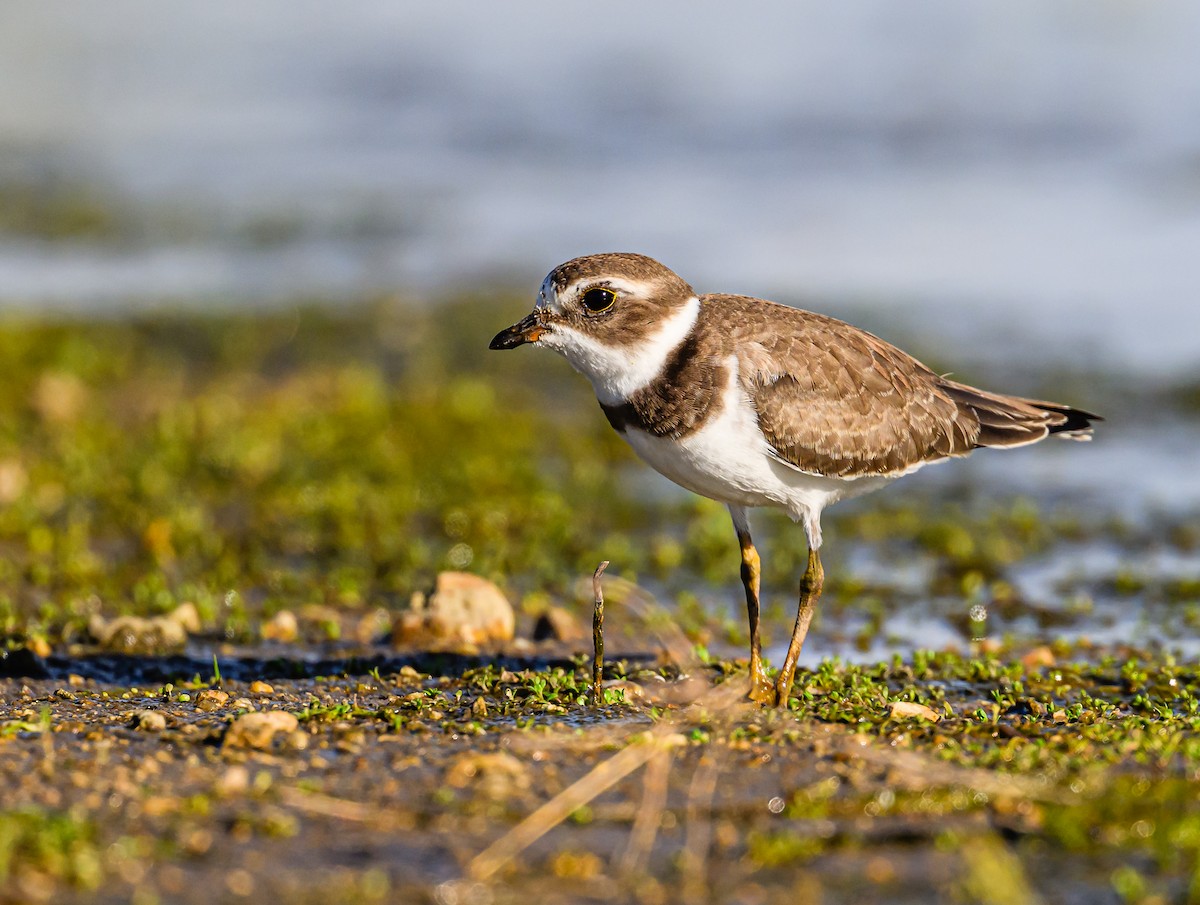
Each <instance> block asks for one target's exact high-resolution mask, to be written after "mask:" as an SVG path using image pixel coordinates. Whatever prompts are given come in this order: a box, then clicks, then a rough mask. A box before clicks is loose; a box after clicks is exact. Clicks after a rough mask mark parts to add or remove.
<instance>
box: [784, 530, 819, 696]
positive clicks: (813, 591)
mask: <svg viewBox="0 0 1200 905" xmlns="http://www.w3.org/2000/svg"><path fill="white" fill-rule="evenodd" d="M824 584H825V570H824V569H823V568H821V557H820V556H818V555H817V551H816V549H815V548H813V547H809V549H808V568H807V569H805V570H804V577H803V578H801V579H800V605H799V607H798V608H797V610H796V627H795V628H794V629H792V642H791V644H789V645H788V651H787V656H786V657H784V659H783V667H782V668H781V669H780V670H779V676H778V677H777V678H776V680H775V703H776V704H777V705H778V706H780V707H786V706H787V702H788V695H790V694H791V692H792V680H793V678H794V677H795V675H796V661H797V660H798V659H799V658H800V648H801V647H803V646H804V637H805V635H807V634H808V626H809V623H811V622H812V617H813V613H814V612H816V608H817V601H818V600H819V599H820V598H821V588H822V587H823V586H824Z"/></svg>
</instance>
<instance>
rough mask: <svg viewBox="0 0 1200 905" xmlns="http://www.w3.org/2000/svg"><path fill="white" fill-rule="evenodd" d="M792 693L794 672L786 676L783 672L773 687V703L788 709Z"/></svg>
mask: <svg viewBox="0 0 1200 905" xmlns="http://www.w3.org/2000/svg"><path fill="white" fill-rule="evenodd" d="M791 694H792V674H791V673H788V674H787V675H786V676H785V675H784V674H783V673H780V675H779V677H778V678H777V679H776V680H775V684H774V685H773V686H772V687H771V703H772V704H774V705H775V706H776V707H782V708H783V709H784V710H786V709H787V705H788V698H789V697H790V696H791Z"/></svg>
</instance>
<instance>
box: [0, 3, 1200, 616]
mask: <svg viewBox="0 0 1200 905" xmlns="http://www.w3.org/2000/svg"><path fill="white" fill-rule="evenodd" d="M1198 46H1200V7H1197V6H1196V5H1195V4H1192V3H1187V2H1182V0H1181V2H1164V3H1157V4H1153V5H1146V4H1126V3H1108V2H1102V3H1097V2H1086V3H1085V2H1065V3H1054V4H1046V3H1036V2H1015V3H1004V4H962V3H958V2H954V0H946V2H923V3H918V4H895V3H892V2H887V0H873V2H863V3H857V4H851V5H845V4H838V5H830V4H818V3H806V2H805V3H795V2H787V3H784V2H765V3H753V4H750V5H746V4H740V5H738V6H736V8H735V7H734V6H731V5H729V4H716V3H711V4H710V3H696V2H675V0H671V2H659V3H655V4H645V3H635V2H624V0H618V2H611V3H608V4H605V5H604V6H603V7H602V8H601V7H594V6H585V5H579V4H553V5H551V4H543V3H532V2H510V3H505V4H488V5H484V4H477V3H465V2H441V3H426V4H415V3H404V4H399V3H393V2H384V0H374V2H372V0H364V2H359V3H355V4H353V5H351V6H349V7H347V6H344V5H343V6H338V7H336V8H335V7H333V6H330V5H328V4H319V3H308V2H297V0H288V2H260V3H255V4H245V3H241V2H234V0H213V2H207V3H204V4H192V5H186V6H185V5H174V4H172V5H165V4H157V3H151V2H110V3H105V4H88V3H69V2H46V3H37V4H19V5H17V4H10V5H7V6H5V7H4V8H3V10H0V307H3V309H5V310H6V311H7V312H8V313H9V316H16V317H20V318H23V319H25V320H28V319H29V318H31V317H33V318H43V317H49V316H51V315H53V316H54V317H55V318H59V317H69V318H73V319H76V318H80V317H82V318H85V319H95V318H99V319H101V320H111V319H118V320H119V319H122V318H128V317H134V316H142V315H144V314H145V312H147V311H149V312H153V313H154V316H158V314H160V313H162V312H164V311H183V312H191V313H210V312H213V311H231V312H237V313H238V314H239V315H245V314H246V313H247V312H276V313H277V312H279V311H281V310H290V309H292V308H295V307H297V306H300V305H310V304H312V303H317V304H319V306H322V307H325V308H328V309H332V310H334V311H337V310H341V309H345V310H350V309H353V308H355V306H358V305H360V304H361V303H362V302H363V300H364V299H372V298H379V297H383V296H389V297H400V298H403V299H405V300H407V301H409V302H413V303H416V304H419V305H424V304H426V303H429V304H430V305H438V304H447V305H448V303H447V302H446V301H445V300H446V299H448V298H456V297H461V296H462V295H464V294H466V295H475V296H478V297H484V298H489V297H494V298H495V300H496V301H495V303H494V304H493V305H492V307H491V308H486V307H485V308H482V309H478V310H477V311H476V313H474V314H472V315H471V316H470V317H467V318H463V317H461V316H458V315H456V317H455V319H452V320H450V319H448V320H447V321H446V322H445V323H444V327H445V331H444V332H442V333H439V331H438V329H437V327H436V324H437V320H436V316H435V319H434V327H433V328H432V329H426V330H425V332H423V333H421V336H422V337H423V342H426V343H431V344H434V345H436V344H438V343H441V342H443V341H444V340H445V341H450V337H449V336H448V335H447V334H448V333H449V332H451V331H453V332H454V333H455V334H456V335H455V337H454V338H453V341H454V342H456V343H460V344H461V345H462V348H464V349H467V350H475V349H478V350H479V355H480V356H481V358H482V356H485V355H486V353H485V352H484V351H483V349H484V346H485V345H486V341H487V339H488V338H489V337H490V336H491V335H492V334H493V333H494V332H495V331H496V329H498V328H499V327H501V326H504V325H506V324H507V323H509V322H510V321H511V320H512V319H513V318H514V317H515V316H516V315H518V314H520V313H521V312H522V310H523V308H524V307H526V306H527V305H528V303H529V301H531V300H532V296H533V292H534V291H535V289H536V287H537V286H538V285H539V283H540V281H541V279H542V277H543V275H544V274H545V273H546V271H548V270H549V269H550V268H551V267H552V266H554V265H555V264H557V263H559V262H560V261H562V260H565V259H567V258H570V257H573V256H575V255H578V254H582V253H588V252H596V251H609V250H630V251H640V252H644V253H647V254H650V255H653V256H655V257H658V258H659V259H661V260H663V261H664V262H665V263H667V264H668V265H669V266H671V267H673V268H674V269H675V270H677V271H678V272H679V273H680V274H682V275H683V276H684V277H685V278H686V279H688V280H689V281H690V282H692V283H693V285H694V286H696V287H697V289H699V290H700V291H732V292H744V293H753V294H760V295H765V296H769V297H772V298H776V299H779V300H781V301H786V302H789V303H793V304H800V305H803V306H805V307H812V308H816V309H820V310H824V311H826V312H829V313H832V314H835V315H837V316H840V317H843V318H845V319H849V320H852V321H854V322H856V323H859V324H861V325H863V326H865V327H868V328H870V329H873V330H874V331H875V332H878V333H882V334H884V335H885V336H886V337H887V338H889V339H892V340H894V341H897V342H901V343H902V344H905V345H907V346H908V347H910V348H911V349H912V350H913V351H914V352H917V353H919V354H922V355H924V356H926V357H928V358H929V360H930V363H931V364H934V365H936V366H937V367H940V368H942V369H943V370H953V371H954V372H955V373H956V374H957V375H958V376H959V377H961V378H963V379H968V378H971V379H979V380H983V379H988V380H990V381H992V382H993V383H998V382H1003V385H1001V386H997V387H996V388H997V389H1006V390H1012V391H1021V392H1028V393H1034V392H1037V393H1043V394H1050V395H1053V396H1054V397H1055V398H1058V397H1063V398H1062V401H1065V402H1070V403H1073V404H1077V405H1081V406H1083V407H1086V408H1090V409H1094V410H1096V411H1099V412H1102V413H1103V414H1105V415H1108V416H1110V421H1109V422H1108V423H1106V424H1105V425H1104V426H1103V427H1102V430H1101V431H1100V432H1099V436H1098V440H1097V442H1096V443H1094V444H1092V446H1091V448H1087V447H1082V448H1081V447H1078V446H1075V445H1071V444H1047V448H1046V449H1045V450H1041V449H1040V448H1039V451H1038V452H1037V453H1033V452H1031V451H1025V452H1020V453H1015V454H1013V455H1012V456H994V457H984V456H980V457H976V459H973V460H971V462H970V463H966V464H964V465H963V466H960V467H959V470H958V471H956V472H954V473H953V474H950V473H949V472H948V473H947V475H946V476H944V477H943V476H942V475H941V474H940V472H939V474H937V475H934V474H933V473H932V472H935V471H939V470H930V472H931V473H930V476H929V477H926V475H925V473H922V475H920V476H917V477H915V478H913V479H910V480H912V481H914V482H915V483H916V486H917V487H918V490H917V491H916V492H918V493H920V492H921V491H920V490H919V488H921V487H924V488H925V492H926V493H927V494H935V495H936V494H938V493H942V494H951V495H953V494H961V493H962V492H964V491H963V488H964V487H966V486H969V485H971V483H972V482H976V483H983V484H986V485H987V486H989V487H992V488H996V487H1001V488H1003V491H1004V492H1005V493H1015V492H1017V491H1020V492H1023V493H1028V494H1030V495H1032V496H1034V497H1037V498H1040V499H1061V498H1063V497H1068V498H1071V499H1072V500H1073V503H1074V505H1077V506H1080V507H1082V508H1083V509H1084V510H1086V511H1087V512H1088V513H1090V515H1089V518H1091V519H1093V520H1097V519H1101V520H1102V519H1105V518H1121V519H1129V520H1132V521H1133V522H1134V523H1145V522H1146V521H1147V520H1149V521H1151V522H1152V521H1153V520H1154V519H1155V518H1158V517H1159V516H1160V515H1162V513H1167V514H1168V515H1167V516H1163V517H1164V518H1168V519H1169V522H1170V525H1169V527H1170V530H1172V531H1173V530H1175V529H1176V528H1178V527H1179V526H1181V525H1182V526H1184V527H1186V526H1187V525H1189V524H1193V523H1194V516H1195V513H1196V512H1197V511H1198V510H1200V478H1198V477H1197V473H1196V467H1195V463H1196V453H1195V449H1196V443H1197V441H1198V439H1200V430H1198V429H1197V417H1196V410H1197V408H1198V407H1200V391H1198V390H1197V386H1200V55H1198V54H1197V52H1196V48H1197V47H1198ZM446 310H447V311H449V310H450V308H449V307H447V309H446ZM454 310H456V311H459V315H461V310H460V309H454ZM493 311H494V316H493V314H492V312H493ZM447 317H449V316H447ZM525 351H526V352H527V351H528V350H525ZM466 355H467V358H468V359H472V360H473V352H467V353H466ZM534 358H535V355H533V354H530V355H527V356H524V357H523V358H521V359H518V358H517V357H516V356H514V357H512V358H508V359H505V360H504V361H502V362H491V361H488V362H486V363H484V364H480V365H478V367H482V368H486V369H489V370H488V372H487V373H491V374H499V375H505V377H504V379H511V380H519V379H521V374H522V372H525V373H526V374H534V375H535V376H536V379H538V380H548V381H562V382H563V383H564V384H566V383H568V382H569V381H571V380H573V379H574V378H573V375H570V376H569V375H568V374H567V373H566V368H565V365H564V366H562V367H561V368H558V370H555V367H557V366H556V365H549V364H543V363H542V362H541V361H540V360H539V362H538V363H537V364H536V365H535V364H530V363H529V362H531V361H533V359H534ZM471 366H472V367H475V366H476V365H474V364H472V365H471ZM464 367H465V365H464ZM527 369H535V370H534V371H529V370H527ZM536 369H541V370H536ZM495 379H497V380H499V379H501V378H500V377H496V378H495ZM528 379H530V380H533V379H534V377H532V376H530V377H528ZM85 382H86V381H85ZM581 389H585V388H581ZM579 398H580V399H584V398H585V395H581V396H580V397H579ZM526 401H528V400H526ZM488 404H489V405H490V404H492V403H490V402H489V403H488ZM596 420H599V419H596ZM1068 447H1070V448H1068ZM613 455H616V454H615V453H613ZM921 482H924V483H921ZM1166 530H1167V529H1166V528H1164V529H1163V530H1162V531H1159V532H1158V534H1159V535H1163V534H1164V532H1165V531H1166ZM451 533H452V532H451ZM1189 536H1191V535H1189ZM455 537H458V536H457V535H456V536H455ZM455 537H447V538H445V540H446V543H447V546H448V547H449V546H451V545H453V544H455V543H457V546H454V547H453V548H454V549H459V547H461V546H462V544H463V543H465V541H461V539H460V540H459V541H455ZM730 543H732V542H730ZM1152 546H1153V544H1152V542H1151V541H1146V543H1145V544H1143V545H1142V546H1141V547H1137V548H1136V550H1137V555H1136V562H1137V564H1138V565H1137V566H1136V569H1143V570H1144V569H1150V571H1153V570H1154V568H1157V566H1153V563H1154V562H1158V560H1154V559H1153V555H1157V554H1153V551H1152V550H1151V552H1150V553H1147V550H1149V549H1150V548H1151V547H1152ZM1180 549H1182V550H1183V553H1181V552H1180ZM1189 550H1190V548H1187V547H1186V545H1185V547H1183V548H1174V547H1173V548H1172V549H1171V551H1168V553H1169V555H1168V556H1167V560H1164V561H1166V562H1167V565H1166V566H1163V567H1162V568H1164V569H1166V574H1168V577H1169V578H1170V580H1172V581H1174V580H1176V579H1177V578H1178V576H1179V574H1180V573H1181V571H1182V573H1185V574H1186V575H1190V574H1191V571H1194V570H1195V561H1194V558H1193V557H1192V554H1191V553H1190V552H1188V551H1189ZM1097 551H1099V552H1097ZM1106 551H1107V552H1106ZM591 552H594V551H588V552H587V556H590V555H591ZM1152 554H1153V555H1152ZM439 555H441V554H439ZM1091 555H1094V556H1099V557H1100V566H1102V567H1103V568H1104V569H1107V570H1108V572H1107V573H1106V574H1117V573H1122V574H1124V573H1123V571H1122V570H1124V571H1126V572H1127V571H1129V569H1131V568H1133V567H1131V566H1129V565H1128V560H1129V556H1131V555H1133V554H1129V553H1128V551H1127V550H1123V551H1119V552H1112V550H1111V549H1110V548H1109V546H1106V545H1103V544H1102V545H1099V546H1098V547H1096V548H1094V549H1092V550H1091ZM582 556H583V554H582V553H581V558H582ZM459 559H462V555H461V550H460V556H459ZM468 562H469V558H468ZM1093 562H1095V560H1093ZM1147 563H1150V564H1151V565H1146V564H1147ZM459 564H460V565H461V564H463V563H459ZM1043 565H1044V566H1046V569H1044V570H1043V573H1039V577H1037V578H1036V581H1042V582H1043V583H1045V582H1052V580H1053V581H1060V580H1061V579H1062V574H1063V569H1064V568H1065V569H1066V574H1067V575H1068V577H1070V576H1072V575H1074V576H1076V577H1079V573H1078V570H1077V568H1076V567H1074V566H1067V567H1063V566H1061V564H1060V565H1055V564H1053V563H1051V564H1049V565H1046V564H1043ZM493 566H494V567H496V568H499V566H500V564H499V563H493ZM889 568H890V567H889ZM863 569H864V570H865V571H867V572H869V571H870V564H869V563H868V564H866V565H863ZM1072 569H1075V571H1072ZM1136 569H1135V571H1136ZM1046 570H1048V571H1046ZM1056 570H1057V571H1056ZM1138 574H1141V573H1138ZM1047 575H1049V576H1050V577H1049V578H1048V577H1046V576H1047ZM735 577H736V572H735V571H733V570H730V571H729V579H730V581H729V582H728V583H731V584H732V583H733V582H734V581H735ZM1080 580H1081V581H1082V578H1080ZM1036 581H1035V579H1034V578H1031V579H1030V582H1032V584H1031V585H1030V587H1034V586H1035V585H1036ZM1139 581H1141V579H1139ZM1110 584H1111V582H1110ZM1118 584H1119V582H1118ZM1135 584H1136V582H1135ZM1036 586H1037V587H1044V588H1050V587H1058V585H1054V584H1053V583H1051V584H1043V585H1036ZM1089 587H1090V586H1089ZM1138 587H1141V585H1138ZM1189 587H1190V586H1189ZM724 590H728V589H727V588H726V589H724ZM1092 590H1093V591H1094V588H1093V589H1092ZM1185 590H1186V588H1185ZM722 593H724V591H722ZM1046 593H1047V594H1048V593H1049V591H1046ZM1089 593H1090V592H1089ZM1093 596H1094V595H1093ZM1185 596H1186V595H1185ZM1124 600H1125V598H1121V599H1118V600H1116V603H1114V607H1117V608H1119V606H1121V605H1123V601H1124ZM1118 634H1119V632H1118Z"/></svg>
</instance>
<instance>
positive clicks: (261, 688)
mask: <svg viewBox="0 0 1200 905" xmlns="http://www.w3.org/2000/svg"><path fill="white" fill-rule="evenodd" d="M250 693H251V694H274V693H275V688H274V686H272V685H268V684H267V683H266V682H263V681H261V680H258V681H254V682H251V683H250Z"/></svg>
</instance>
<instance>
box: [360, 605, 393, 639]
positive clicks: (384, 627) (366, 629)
mask: <svg viewBox="0 0 1200 905" xmlns="http://www.w3.org/2000/svg"><path fill="white" fill-rule="evenodd" d="M391 628H392V616H391V614H390V613H389V612H388V611H387V610H385V609H384V608H383V607H377V608H376V609H373V610H371V612H369V613H367V614H366V615H365V616H363V617H362V618H361V619H359V620H358V622H356V623H355V625H354V637H355V638H356V639H357V640H358V641H359V642H361V643H363V644H375V643H377V642H379V641H383V640H386V639H387V635H388V632H389V631H391Z"/></svg>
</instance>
